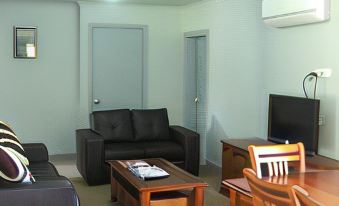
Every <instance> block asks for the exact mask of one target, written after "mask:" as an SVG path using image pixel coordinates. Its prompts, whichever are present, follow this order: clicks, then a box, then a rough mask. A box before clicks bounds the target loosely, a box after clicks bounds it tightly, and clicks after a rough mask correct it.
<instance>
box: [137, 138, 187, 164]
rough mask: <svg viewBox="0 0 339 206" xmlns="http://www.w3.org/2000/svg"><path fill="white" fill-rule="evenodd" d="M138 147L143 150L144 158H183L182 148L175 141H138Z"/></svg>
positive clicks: (171, 159)
mask: <svg viewBox="0 0 339 206" xmlns="http://www.w3.org/2000/svg"><path fill="white" fill-rule="evenodd" d="M138 147H139V148H141V149H143V150H144V152H145V158H164V159H166V160H169V161H182V160H184V149H183V148H182V146H181V145H179V144H178V143H175V142H171V141H159V142H140V143H138Z"/></svg>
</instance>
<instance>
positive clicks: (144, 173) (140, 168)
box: [126, 160, 169, 180]
mask: <svg viewBox="0 0 339 206" xmlns="http://www.w3.org/2000/svg"><path fill="white" fill-rule="evenodd" d="M126 164H127V168H128V169H129V170H130V171H131V172H132V173H133V174H134V175H135V176H137V177H138V178H140V179H142V180H152V179H159V178H165V177H168V176H169V174H168V173H167V172H166V171H165V170H163V169H161V168H159V167H157V166H155V165H153V166H151V165H149V164H148V163H147V162H145V161H143V160H129V161H126Z"/></svg>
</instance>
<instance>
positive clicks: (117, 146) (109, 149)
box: [105, 143, 144, 160]
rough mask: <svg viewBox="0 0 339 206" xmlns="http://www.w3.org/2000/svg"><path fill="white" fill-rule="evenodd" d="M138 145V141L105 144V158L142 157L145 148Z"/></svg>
mask: <svg viewBox="0 0 339 206" xmlns="http://www.w3.org/2000/svg"><path fill="white" fill-rule="evenodd" d="M137 145H138V143H111V144H105V160H119V159H121V160H123V159H142V158H144V150H143V149H141V148H138V147H137Z"/></svg>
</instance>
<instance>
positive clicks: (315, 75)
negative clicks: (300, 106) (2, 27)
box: [303, 72, 318, 99]
mask: <svg viewBox="0 0 339 206" xmlns="http://www.w3.org/2000/svg"><path fill="white" fill-rule="evenodd" d="M309 76H314V77H315V78H316V82H315V88H314V95H315V90H316V87H317V79H318V75H317V73H315V72H311V73H309V74H307V75H306V76H305V78H304V80H303V90H304V94H305V96H306V98H307V99H308V96H307V92H306V89H305V81H306V79H307V78H308V77H309ZM314 97H315V96H314Z"/></svg>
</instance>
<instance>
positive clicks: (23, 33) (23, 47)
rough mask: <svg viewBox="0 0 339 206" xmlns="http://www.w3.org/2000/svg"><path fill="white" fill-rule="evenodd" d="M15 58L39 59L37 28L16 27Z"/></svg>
mask: <svg viewBox="0 0 339 206" xmlns="http://www.w3.org/2000/svg"><path fill="white" fill-rule="evenodd" d="M14 58H21V59H35V58H37V27H31V26H30V27H16V26H15V27H14Z"/></svg>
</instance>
